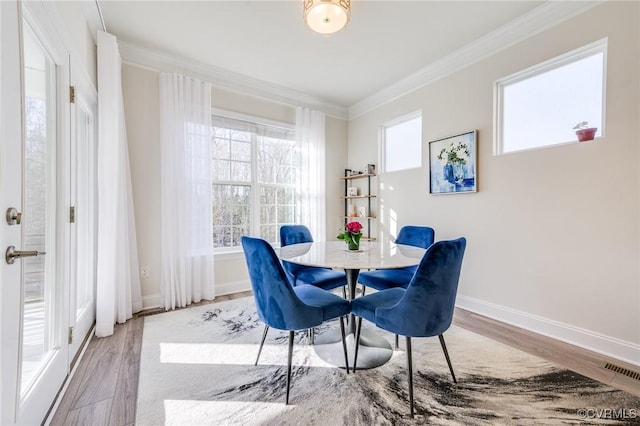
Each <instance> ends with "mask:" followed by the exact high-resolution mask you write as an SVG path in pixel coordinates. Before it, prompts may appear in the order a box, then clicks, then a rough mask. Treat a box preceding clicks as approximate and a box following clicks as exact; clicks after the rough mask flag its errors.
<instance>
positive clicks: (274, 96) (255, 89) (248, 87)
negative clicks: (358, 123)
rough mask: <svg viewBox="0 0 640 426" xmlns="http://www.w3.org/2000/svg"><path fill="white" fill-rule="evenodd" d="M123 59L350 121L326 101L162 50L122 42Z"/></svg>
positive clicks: (340, 107)
mask: <svg viewBox="0 0 640 426" xmlns="http://www.w3.org/2000/svg"><path fill="white" fill-rule="evenodd" d="M118 46H119V47H120V56H121V57H122V60H123V62H125V63H127V64H130V65H137V66H142V67H145V68H149V69H152V70H155V71H161V72H175V73H179V74H184V75H188V76H190V77H193V78H197V79H200V80H203V81H208V82H211V84H212V85H213V86H215V87H219V88H222V89H225V90H230V91H232V92H236V93H240V94H242V95H247V96H252V97H256V98H261V99H266V100H269V101H272V102H277V103H281V104H285V105H291V106H303V107H308V108H313V109H317V110H320V111H323V112H324V113H325V114H327V115H329V116H332V117H336V118H341V119H343V120H346V119H347V108H346V107H343V106H341V105H337V104H332V103H329V102H325V101H323V100H322V99H320V98H317V97H315V96H311V95H307V94H304V93H301V92H297V91H295V90H291V89H288V88H286V87H282V86H278V85H276V84H272V83H268V82H266V81H262V80H258V79H255V78H251V77H247V76H244V75H241V74H237V73H233V72H230V71H228V70H225V69H222V68H218V67H214V66H212V65H207V64H203V63H200V62H197V61H194V60H191V59H188V58H184V57H178V56H175V55H170V54H166V53H163V52H159V51H153V50H150V49H146V48H142V47H138V46H135V45H133V44H131V43H127V42H124V41H121V40H119V41H118Z"/></svg>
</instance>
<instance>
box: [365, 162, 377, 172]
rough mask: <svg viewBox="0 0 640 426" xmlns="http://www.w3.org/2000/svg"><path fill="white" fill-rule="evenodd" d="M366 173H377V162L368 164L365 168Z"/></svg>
mask: <svg viewBox="0 0 640 426" xmlns="http://www.w3.org/2000/svg"><path fill="white" fill-rule="evenodd" d="M364 170H365V171H364V172H365V173H366V174H368V175H375V174H376V165H375V164H367V167H366V168H365V169H364Z"/></svg>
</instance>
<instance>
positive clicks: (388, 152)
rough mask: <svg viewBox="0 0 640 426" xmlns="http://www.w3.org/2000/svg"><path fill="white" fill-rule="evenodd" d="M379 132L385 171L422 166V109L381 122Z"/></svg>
mask: <svg viewBox="0 0 640 426" xmlns="http://www.w3.org/2000/svg"><path fill="white" fill-rule="evenodd" d="M381 133H382V154H383V159H382V165H383V170H384V171H385V172H396V171H399V170H407V169H413V168H418V167H421V166H422V111H417V112H414V113H412V114H409V115H406V116H404V117H400V118H397V119H395V120H393V121H390V122H388V123H385V124H383V125H382V131H381Z"/></svg>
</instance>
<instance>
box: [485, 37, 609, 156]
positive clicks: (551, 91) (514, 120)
mask: <svg viewBox="0 0 640 426" xmlns="http://www.w3.org/2000/svg"><path fill="white" fill-rule="evenodd" d="M606 59H607V40H606V39H603V40H600V41H597V42H595V43H591V44H589V45H587V46H584V47H582V48H579V49H576V50H574V51H571V52H568V53H566V54H564V55H562V56H559V57H557V58H554V59H551V60H549V61H547V62H544V63H542V64H538V65H536V66H534V67H531V68H529V69H526V70H524V71H521V72H518V73H516V74H514V75H511V76H508V77H505V78H503V79H500V80H498V81H497V82H496V84H495V92H496V93H495V95H496V97H495V99H496V102H495V120H496V123H495V129H496V134H495V137H496V139H495V147H494V148H495V149H494V152H495V153H496V154H504V153H509V152H514V151H522V150H527V149H533V148H541V147H547V146H551V145H558V144H564V143H567V142H572V141H577V139H576V135H575V130H574V126H576V124H577V123H582V122H584V121H586V122H588V123H589V127H597V128H598V131H597V133H596V137H598V136H602V135H604V131H603V130H604V129H603V126H604V110H605V101H604V100H605V74H606Z"/></svg>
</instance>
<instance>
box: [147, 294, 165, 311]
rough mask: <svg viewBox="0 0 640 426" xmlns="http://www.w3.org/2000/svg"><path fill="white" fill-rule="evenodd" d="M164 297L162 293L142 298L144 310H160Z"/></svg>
mask: <svg viewBox="0 0 640 426" xmlns="http://www.w3.org/2000/svg"><path fill="white" fill-rule="evenodd" d="M161 301H162V296H161V295H160V293H154V294H149V295H147V296H143V297H142V310H145V309H153V308H159V307H161V306H162V304H161Z"/></svg>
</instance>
